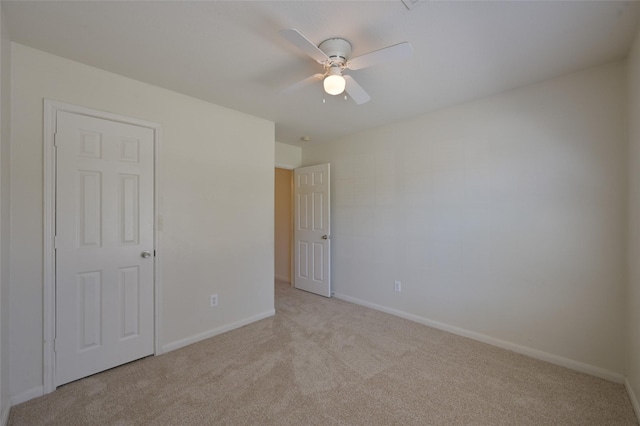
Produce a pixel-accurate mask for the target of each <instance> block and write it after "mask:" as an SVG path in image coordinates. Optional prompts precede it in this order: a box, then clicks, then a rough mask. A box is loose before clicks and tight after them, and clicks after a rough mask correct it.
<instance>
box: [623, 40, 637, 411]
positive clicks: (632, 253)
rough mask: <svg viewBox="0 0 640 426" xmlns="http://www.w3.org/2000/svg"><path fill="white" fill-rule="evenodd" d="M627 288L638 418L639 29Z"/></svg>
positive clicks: (629, 366) (632, 93) (630, 376)
mask: <svg viewBox="0 0 640 426" xmlns="http://www.w3.org/2000/svg"><path fill="white" fill-rule="evenodd" d="M627 76H628V77H627V78H628V86H629V90H628V98H629V113H628V123H629V130H628V134H629V157H628V158H629V251H628V270H629V287H628V293H627V333H628V334H627V347H626V355H627V363H626V374H627V380H628V381H627V389H629V390H630V392H629V393H630V394H631V397H632V400H633V403H634V408H635V410H636V415H637V416H638V418H640V405H639V404H638V401H640V400H639V399H638V398H640V261H639V259H640V120H639V119H638V117H640V31H639V32H638V35H637V36H636V39H635V42H634V44H633V47H632V49H631V51H630V53H629V58H628V68H627Z"/></svg>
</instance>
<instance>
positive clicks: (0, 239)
mask: <svg viewBox="0 0 640 426" xmlns="http://www.w3.org/2000/svg"><path fill="white" fill-rule="evenodd" d="M3 6H4V5H3V4H0V422H2V421H4V420H5V419H6V418H7V416H8V414H9V408H10V396H11V395H10V392H9V265H10V263H9V189H10V188H9V157H10V151H9V146H10V139H9V138H10V135H11V133H10V109H11V108H10V100H11V94H10V87H11V75H10V70H11V68H10V60H11V55H10V52H11V45H10V42H9V35H8V27H7V25H6V22H5V14H4V13H2V8H3Z"/></svg>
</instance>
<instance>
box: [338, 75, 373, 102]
mask: <svg viewBox="0 0 640 426" xmlns="http://www.w3.org/2000/svg"><path fill="white" fill-rule="evenodd" d="M344 79H345V80H346V81H347V86H346V88H345V90H346V91H347V93H348V94H349V96H351V99H353V100H354V102H355V103H357V104H358V105H362V104H364V103H366V102H369V100H371V96H369V94H368V93H367V92H365V91H364V89H363V88H362V86H360V85H359V84H358V83H357V82H356V81H355V80H354V79H353V77H351V76H350V75H346V74H345V75H344Z"/></svg>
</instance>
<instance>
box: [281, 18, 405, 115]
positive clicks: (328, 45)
mask: <svg viewBox="0 0 640 426" xmlns="http://www.w3.org/2000/svg"><path fill="white" fill-rule="evenodd" d="M280 35H281V36H282V37H283V38H284V39H286V40H287V41H289V42H290V43H291V44H293V45H294V46H296V47H297V48H298V49H300V50H302V51H303V52H304V53H306V54H307V55H309V56H310V57H311V58H313V59H315V60H316V61H317V62H318V63H319V64H321V65H322V66H323V67H324V72H323V73H318V74H314V75H312V76H310V77H307V78H305V79H304V80H302V81H299V82H298V83H295V84H294V85H292V86H289V87H288V88H287V90H286V91H287V92H290V91H292V90H295V89H298V88H299V87H301V86H305V85H307V84H309V83H312V82H314V81H319V80H323V85H324V90H325V92H326V93H328V94H330V95H339V94H341V93H343V92H344V91H345V90H346V92H347V93H348V94H349V96H351V98H352V99H353V100H354V101H355V103H357V104H358V105H361V104H363V103H365V102H368V101H369V100H370V99H371V96H369V94H368V93H367V92H366V91H365V90H364V89H363V88H362V87H361V86H360V85H359V84H358V83H357V82H356V81H355V80H354V79H353V77H351V76H350V75H348V74H344V73H343V71H344V70H347V69H349V70H359V69H362V68H367V67H370V66H372V65H376V64H379V63H381V62H389V61H397V60H400V59H404V58H408V57H409V56H411V53H413V48H412V47H411V45H410V44H409V43H408V42H406V41H405V42H403V43H398V44H394V45H392V46H389V47H385V48H383V49H379V50H375V51H373V52H369V53H366V54H364V55H361V56H356V57H355V58H350V55H351V43H349V42H348V41H347V40H345V39H343V38H330V39H327V40H325V41H323V42H322V43H320V44H319V45H318V46H316V45H315V44H313V43H312V42H311V41H309V39H307V38H306V37H305V36H304V35H302V34H301V33H300V31H298V30H296V29H295V28H289V29H286V30H281V31H280Z"/></svg>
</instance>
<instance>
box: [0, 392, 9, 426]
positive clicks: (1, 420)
mask: <svg viewBox="0 0 640 426" xmlns="http://www.w3.org/2000/svg"><path fill="white" fill-rule="evenodd" d="M5 402H6V404H3V408H2V417H0V425H2V426H7V423H9V413H11V400H10V399H7V401H5Z"/></svg>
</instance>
